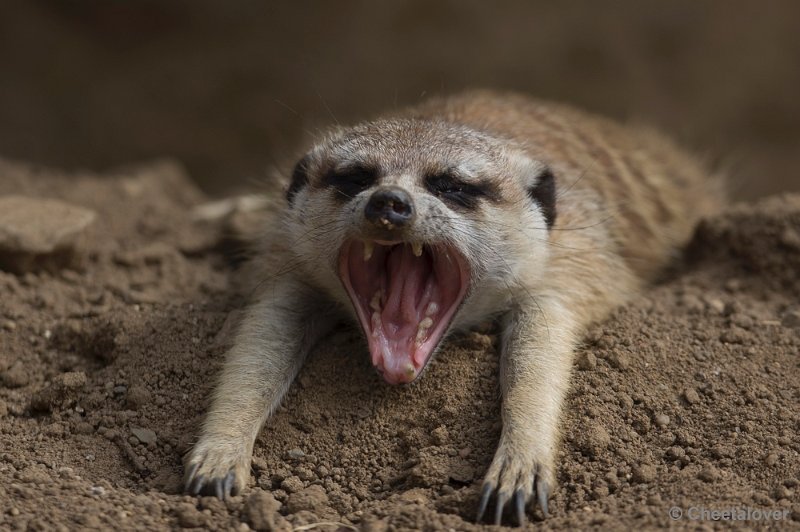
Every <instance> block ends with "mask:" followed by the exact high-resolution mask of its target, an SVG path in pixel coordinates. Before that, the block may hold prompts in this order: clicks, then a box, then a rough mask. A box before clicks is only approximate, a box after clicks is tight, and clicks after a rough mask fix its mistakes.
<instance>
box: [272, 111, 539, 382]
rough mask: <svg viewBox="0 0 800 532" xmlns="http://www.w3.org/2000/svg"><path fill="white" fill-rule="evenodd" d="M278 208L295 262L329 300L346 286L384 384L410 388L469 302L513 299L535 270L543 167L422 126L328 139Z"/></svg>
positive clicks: (429, 124) (503, 147) (462, 135)
mask: <svg viewBox="0 0 800 532" xmlns="http://www.w3.org/2000/svg"><path fill="white" fill-rule="evenodd" d="M287 199H288V202H289V211H288V229H289V233H290V238H292V242H291V245H292V248H293V251H294V253H295V255H296V258H297V259H298V260H299V262H300V263H301V264H302V265H303V266H304V267H305V273H306V274H307V276H308V278H309V279H314V280H316V281H317V282H318V284H320V285H321V286H323V287H327V288H328V290H329V291H330V292H332V293H336V291H337V290H338V291H339V293H341V287H344V291H345V292H346V294H347V296H348V298H349V303H350V304H351V305H352V307H353V310H354V314H355V315H356V316H357V318H358V321H359V322H360V324H361V328H362V329H363V331H364V334H365V336H366V338H367V342H368V344H369V350H370V354H371V359H372V363H373V365H374V366H375V368H376V369H377V370H378V371H379V372H380V373H381V374H382V375H383V377H384V379H385V380H386V381H387V382H389V383H392V384H396V383H406V382H411V381H413V380H414V379H416V378H417V376H418V375H419V374H420V373H421V372H422V370H423V369H424V368H425V366H426V365H427V363H428V362H429V361H430V359H431V355H432V354H433V353H434V351H435V350H436V348H437V346H438V345H439V343H440V342H441V340H442V338H443V337H444V336H445V335H446V333H447V332H448V330H449V329H450V327H451V325H452V323H453V321H454V318H456V317H457V315H458V313H459V311H460V310H461V309H463V308H464V307H465V306H467V305H468V303H469V301H470V300H471V299H472V300H475V299H480V298H481V296H480V294H481V292H482V291H483V290H500V291H503V292H509V293H511V294H512V295H513V292H514V289H513V286H514V284H515V281H516V279H517V276H518V275H520V274H521V271H522V270H523V269H526V268H537V267H539V268H541V266H542V265H543V261H544V260H545V257H546V254H547V246H546V241H547V232H548V229H549V228H550V226H552V224H553V222H554V219H555V185H554V182H553V175H552V173H551V172H550V171H549V169H548V168H547V167H546V166H545V165H543V164H542V163H540V162H537V161H535V160H533V159H531V158H529V157H528V156H527V155H525V154H523V152H522V151H521V150H518V149H516V148H514V147H513V146H511V144H510V143H509V142H508V141H504V140H502V139H498V138H496V137H493V136H490V135H487V134H484V133H481V132H479V131H476V130H474V129H471V128H467V127H465V126H461V125H458V124H452V123H447V122H442V121H430V120H421V119H394V120H383V121H378V122H370V123H366V124H363V125H360V126H357V127H355V128H352V129H347V130H343V131H340V132H338V133H336V134H334V135H332V136H331V137H330V138H328V139H327V140H325V141H324V142H321V143H320V144H318V145H317V146H316V147H314V148H313V149H312V150H311V151H310V152H309V153H308V154H307V155H306V156H305V157H304V158H303V159H302V160H301V161H300V162H299V163H298V164H297V166H296V168H295V171H294V174H293V176H292V182H291V184H290V186H289V189H288V191H287ZM526 274H527V273H526Z"/></svg>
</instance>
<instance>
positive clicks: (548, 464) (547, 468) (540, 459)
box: [477, 438, 555, 526]
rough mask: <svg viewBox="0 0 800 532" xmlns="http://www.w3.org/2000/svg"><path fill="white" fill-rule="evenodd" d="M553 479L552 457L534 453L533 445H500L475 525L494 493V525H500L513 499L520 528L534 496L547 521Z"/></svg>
mask: <svg viewBox="0 0 800 532" xmlns="http://www.w3.org/2000/svg"><path fill="white" fill-rule="evenodd" d="M504 440H505V438H504ZM554 478H555V477H554V474H553V458H552V453H550V452H547V451H542V450H541V449H537V448H536V446H535V445H534V446H528V445H514V444H509V443H507V442H504V441H501V443H500V446H499V447H498V449H497V452H496V453H495V456H494V460H493V461H492V465H491V466H490V467H489V471H487V473H486V478H485V479H484V480H483V489H482V490H481V499H480V502H479V504H478V517H477V521H478V522H480V521H481V519H482V518H483V515H484V513H485V512H486V507H487V506H488V505H489V500H490V499H491V498H492V495H493V494H494V493H497V497H496V505H495V512H494V524H496V525H499V524H500V521H501V519H502V516H503V509H504V508H505V506H506V503H507V502H508V501H509V500H510V499H511V498H512V497H513V498H514V511H515V513H516V516H517V521H518V523H519V525H520V526H522V525H523V524H524V523H525V507H526V506H527V504H528V501H529V500H530V499H531V497H532V496H533V494H534V492H535V493H536V501H537V502H538V504H539V506H540V507H541V509H542V513H543V514H544V516H545V517H547V516H548V511H547V500H548V498H549V497H550V489H551V488H552V486H553V482H554Z"/></svg>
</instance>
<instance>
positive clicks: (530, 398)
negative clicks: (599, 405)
mask: <svg viewBox="0 0 800 532" xmlns="http://www.w3.org/2000/svg"><path fill="white" fill-rule="evenodd" d="M505 320H506V322H505V323H504V327H503V331H504V336H503V342H502V354H501V363H500V386H501V388H502V393H503V405H502V416H503V429H502V434H501V437H500V443H499V445H498V448H497V451H496V453H495V457H494V460H493V461H492V464H491V466H490V467H489V470H488V471H487V473H486V477H485V479H484V482H483V490H482V492H481V500H480V502H479V508H478V521H480V520H481V518H482V517H483V514H484V512H485V511H486V507H487V505H488V503H489V500H490V499H491V497H492V494H493V493H495V492H496V493H497V498H496V499H497V500H496V509H495V517H494V522H495V524H500V522H501V517H502V513H503V508H504V507H505V505H506V503H507V502H508V501H509V500H510V499H511V498H512V497H513V498H514V508H515V512H516V515H517V519H518V520H519V523H520V525H522V524H523V523H524V522H525V507H526V505H527V503H528V501H529V499H530V498H531V496H532V495H533V493H534V492H535V493H536V499H537V501H538V504H539V506H540V507H541V508H542V512H543V513H544V514H545V516H546V515H547V513H548V511H547V501H548V497H549V495H550V490H551V488H552V487H553V485H554V480H555V475H554V457H555V453H556V446H557V444H558V423H559V416H560V413H561V404H562V402H563V399H564V396H565V394H566V392H567V389H568V385H569V374H570V366H571V361H572V350H573V346H574V330H575V329H576V327H575V319H574V318H573V317H572V316H571V315H570V312H569V311H568V309H566V308H565V307H564V306H563V305H562V304H560V303H559V302H558V301H557V300H556V299H555V298H547V297H542V298H538V299H537V300H536V301H535V302H534V301H533V300H532V299H531V300H530V301H528V302H524V303H521V304H518V305H517V306H515V307H514V308H513V309H512V310H511V311H510V312H509V313H508V314H507V315H506V317H505Z"/></svg>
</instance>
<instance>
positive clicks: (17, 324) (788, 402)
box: [0, 161, 800, 530]
mask: <svg viewBox="0 0 800 532" xmlns="http://www.w3.org/2000/svg"><path fill="white" fill-rule="evenodd" d="M2 195H16V196H27V197H33V198H55V199H58V200H62V201H64V202H66V203H69V204H72V205H75V206H81V207H85V208H87V209H90V210H92V211H94V212H96V214H97V218H96V220H95V222H94V223H93V225H91V226H90V227H89V229H87V233H86V234H85V235H84V238H83V240H82V242H81V243H80V246H82V247H81V248H80V250H79V256H80V257H81V258H82V260H80V261H79V262H78V263H77V264H75V263H73V262H70V264H69V267H68V268H66V267H65V266H64V267H61V268H59V267H55V266H53V265H50V266H49V267H48V268H46V269H40V270H36V269H31V270H29V271H18V272H16V273H11V272H10V271H0V433H1V434H2V445H1V446H0V511H1V512H2V514H0V528H2V529H6V528H8V529H12V530H71V529H110V528H114V529H117V530H142V529H154V530H162V529H172V528H176V527H207V528H208V529H212V530H227V529H240V530H246V529H249V528H260V529H266V528H268V527H275V528H278V529H285V530H289V529H291V528H297V527H303V526H304V525H311V524H314V523H318V524H317V528H319V529H324V530H333V529H335V528H336V527H340V528H343V529H352V528H363V529H364V530H385V529H390V530H402V529H409V530H410V529H428V530H438V529H448V528H451V529H457V530H472V529H477V528H478V527H477V526H476V525H475V524H474V522H473V520H474V514H475V508H476V504H477V498H478V492H479V487H480V482H481V479H482V475H483V473H484V471H485V470H486V468H487V467H488V465H489V463H490V460H491V458H492V454H493V451H494V448H495V445H496V443H497V440H498V437H499V431H500V416H499V406H500V399H499V393H498V384H497V361H498V358H497V355H496V352H495V348H496V343H497V337H496V334H495V331H493V330H491V329H484V330H481V331H476V332H472V333H470V334H467V335H465V336H462V337H459V338H454V339H453V340H451V341H450V342H449V343H448V345H447V347H446V348H445V349H444V350H443V352H441V353H440V354H439V356H438V357H437V359H436V360H435V361H434V362H433V364H432V367H431V368H430V369H429V371H428V372H427V373H426V374H425V376H424V377H423V378H422V380H421V381H420V382H419V383H417V384H415V385H412V386H408V387H389V386H386V385H383V384H382V383H381V381H380V379H379V377H378V376H377V375H376V374H375V372H374V370H373V369H372V367H371V365H370V363H369V360H368V357H367V355H366V350H365V347H364V344H363V342H362V340H361V338H360V333H359V332H358V331H357V330H355V329H344V330H341V331H339V332H337V333H336V334H334V335H333V336H331V337H330V338H329V339H328V341H326V342H325V343H324V344H323V345H321V346H320V347H319V348H318V349H317V350H316V351H315V352H314V353H313V355H312V357H311V359H310V361H309V362H308V363H307V364H306V366H305V368H304V369H303V371H302V373H301V374H300V376H299V378H298V379H297V382H296V383H295V384H294V385H293V386H292V388H291V391H290V392H289V394H288V396H287V398H286V401H285V402H284V405H283V407H281V408H280V410H279V411H278V412H277V413H276V415H275V416H274V417H273V418H272V419H271V420H270V421H269V422H268V424H267V426H266V427H265V429H264V430H263V431H262V433H261V435H260V437H259V439H258V442H257V443H256V447H255V459H254V462H253V468H252V474H251V479H250V486H249V488H248V490H247V491H246V492H245V493H244V494H243V495H241V496H238V497H235V498H233V499H232V500H230V501H228V502H226V503H223V502H220V501H217V500H216V499H213V498H193V497H189V496H186V495H182V494H181V493H180V486H181V475H182V470H181V457H182V455H183V453H185V452H186V450H187V449H189V448H190V446H191V444H192V442H193V441H194V439H195V438H196V434H197V429H198V425H199V422H200V420H201V418H202V415H203V412H204V410H205V409H206V405H207V400H208V397H209V393H210V390H211V389H212V386H213V384H214V381H215V376H216V375H217V372H218V370H219V368H220V364H221V362H222V357H223V354H224V352H225V349H226V346H227V345H228V344H229V342H230V330H231V327H232V323H233V322H234V321H235V316H236V309H238V308H241V307H242V305H243V304H244V301H245V300H246V296H247V294H246V292H247V291H246V289H244V288H243V284H242V283H241V282H240V274H239V272H240V271H241V267H240V265H239V262H238V259H239V258H240V257H241V253H240V251H241V250H242V249H243V248H242V247H241V246H242V244H241V242H242V238H243V237H244V236H243V235H241V234H239V233H238V232H237V227H238V228H241V227H248V224H246V223H245V224H243V223H242V222H241V220H240V221H239V223H238V224H237V223H229V222H230V220H229V221H228V222H220V223H216V222H214V223H212V222H197V221H194V220H193V217H192V212H193V210H192V209H193V207H195V206H197V205H200V204H203V203H204V202H206V201H208V198H206V197H204V195H203V194H202V193H201V192H200V191H199V190H198V189H197V188H196V187H195V186H194V185H193V184H192V183H191V181H190V180H189V179H188V178H187V176H186V175H185V173H184V172H183V171H182V170H181V168H180V167H179V166H177V165H176V164H174V163H171V162H160V163H155V164H152V165H148V166H143V167H138V168H128V169H125V170H120V171H117V172H114V175H105V176H95V175H89V174H85V175H84V174H77V175H76V174H71V175H65V174H63V173H61V172H58V171H54V170H48V169H43V168H39V167H32V166H26V165H21V164H16V163H11V162H3V161H0V196H2ZM798 296H800V196H797V195H784V196H780V197H769V198H766V199H764V200H761V201H760V202H758V203H755V204H742V205H737V206H734V207H732V208H730V209H729V210H727V211H726V212H725V213H723V214H722V215H721V216H719V217H717V218H714V219H711V220H707V221H705V222H703V224H701V226H700V228H699V230H698V232H697V235H696V237H695V239H694V241H693V243H692V245H691V246H690V252H689V253H688V258H687V259H686V260H685V261H684V262H683V263H682V264H681V265H680V266H679V268H678V270H677V271H676V272H674V273H672V274H671V275H670V277H669V279H667V280H665V281H663V282H662V283H661V284H659V285H657V286H655V287H653V288H651V289H650V290H648V291H647V292H646V293H644V294H643V295H641V296H639V297H637V298H635V299H634V300H633V301H631V303H630V304H628V305H626V306H625V307H623V308H620V309H618V310H617V311H616V312H615V313H614V314H613V315H612V316H611V317H610V318H609V319H608V320H607V321H606V322H604V323H602V324H598V325H596V326H594V327H592V328H591V330H590V331H588V334H587V336H586V340H585V343H584V345H583V346H581V348H580V349H579V352H578V354H577V357H576V365H575V372H574V378H573V385H572V391H571V393H570V395H569V399H568V401H567V406H566V413H565V416H564V420H563V441H562V444H561V447H560V453H559V462H558V481H559V485H558V487H557V488H556V489H555V491H554V493H553V498H552V501H551V507H550V509H551V512H552V515H551V517H550V518H548V519H546V520H543V519H542V518H541V515H539V514H538V511H537V512H536V513H534V514H532V516H531V517H532V522H531V523H529V525H528V526H529V527H536V528H542V529H575V528H588V527H596V528H604V529H606V528H611V529H616V528H640V529H641V528H644V529H649V528H654V527H664V526H670V525H677V526H681V525H683V526H687V527H694V526H695V525H698V524H701V523H698V522H693V521H689V520H688V518H687V517H686V516H684V517H683V519H682V520H680V521H674V522H673V521H671V520H670V517H669V515H668V511H669V510H670V508H672V507H679V508H682V509H683V510H684V512H687V511H688V509H689V508H690V507H701V506H702V507H705V508H707V509H727V508H730V507H750V508H752V509H766V510H778V511H782V510H785V512H784V514H785V518H784V519H782V520H781V521H780V522H778V523H777V525H775V526H776V527H781V528H795V529H798V528H800V485H799V484H800V454H798V453H800V436H798V433H799V431H798V429H800V409H798V398H799V397H798V395H800V391H799V390H800V387H799V385H800V372H799V371H798V367H799V366H800V363H799V360H800V359H798V352H800V307H798V306H797V305H798ZM229 316H232V317H229ZM509 522H511V520H510V515H509ZM323 523H334V524H323ZM705 524H706V525H711V524H712V523H710V522H706V523H705ZM739 524H740V526H761V525H759V524H758V523H754V522H749V523H747V522H744V523H743V522H739Z"/></svg>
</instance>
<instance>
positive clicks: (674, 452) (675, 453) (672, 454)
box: [667, 445, 686, 460]
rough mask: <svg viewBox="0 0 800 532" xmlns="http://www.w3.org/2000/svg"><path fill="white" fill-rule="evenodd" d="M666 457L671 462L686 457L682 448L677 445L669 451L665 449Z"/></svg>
mask: <svg viewBox="0 0 800 532" xmlns="http://www.w3.org/2000/svg"><path fill="white" fill-rule="evenodd" d="M667 456H668V457H669V458H672V459H673V460H680V459H681V458H683V457H685V456H686V451H685V450H684V449H683V447H678V446H677V445H674V446H672V447H670V448H669V449H667Z"/></svg>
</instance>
